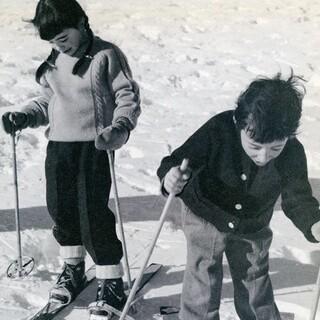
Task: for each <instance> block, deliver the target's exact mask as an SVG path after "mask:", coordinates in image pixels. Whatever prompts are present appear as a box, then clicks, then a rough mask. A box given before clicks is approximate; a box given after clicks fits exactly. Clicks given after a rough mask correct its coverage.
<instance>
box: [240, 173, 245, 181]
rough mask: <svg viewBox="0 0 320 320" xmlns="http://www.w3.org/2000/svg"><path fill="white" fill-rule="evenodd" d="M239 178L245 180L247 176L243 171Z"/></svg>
mask: <svg viewBox="0 0 320 320" xmlns="http://www.w3.org/2000/svg"><path fill="white" fill-rule="evenodd" d="M240 178H241V180H242V181H246V180H247V176H246V174H245V173H243V174H242V175H241V176H240Z"/></svg>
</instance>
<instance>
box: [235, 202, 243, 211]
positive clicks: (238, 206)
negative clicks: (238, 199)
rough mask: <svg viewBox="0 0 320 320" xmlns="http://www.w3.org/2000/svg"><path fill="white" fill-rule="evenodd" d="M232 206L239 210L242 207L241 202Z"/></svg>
mask: <svg viewBox="0 0 320 320" xmlns="http://www.w3.org/2000/svg"><path fill="white" fill-rule="evenodd" d="M234 207H235V208H236V210H241V209H242V205H241V203H237V204H236V205H235V206H234Z"/></svg>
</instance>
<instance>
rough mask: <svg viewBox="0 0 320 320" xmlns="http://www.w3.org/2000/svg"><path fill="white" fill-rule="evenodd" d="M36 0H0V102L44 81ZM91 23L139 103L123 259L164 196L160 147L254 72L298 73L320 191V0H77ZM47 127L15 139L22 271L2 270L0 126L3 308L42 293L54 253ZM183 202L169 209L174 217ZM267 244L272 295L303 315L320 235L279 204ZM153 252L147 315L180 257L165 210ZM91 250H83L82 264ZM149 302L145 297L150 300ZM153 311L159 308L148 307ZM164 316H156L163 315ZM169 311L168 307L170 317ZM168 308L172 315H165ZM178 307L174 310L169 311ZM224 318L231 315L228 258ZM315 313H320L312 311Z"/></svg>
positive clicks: (9, 318) (1, 171)
mask: <svg viewBox="0 0 320 320" xmlns="http://www.w3.org/2000/svg"><path fill="white" fill-rule="evenodd" d="M36 2H37V1H36V0H15V1H1V2H0V45H1V48H2V50H1V52H0V67H1V68H0V114H2V113H3V112H5V111H7V110H12V109H15V108H19V106H21V105H22V104H23V103H24V102H25V101H26V100H28V99H31V98H32V97H34V96H36V95H37V94H38V93H39V87H38V85H37V84H36V83H35V81H34V72H35V69H36V68H37V66H38V65H39V64H40V63H41V61H42V60H43V59H45V57H46V56H47V55H48V53H49V46H48V44H47V43H46V42H43V41H41V40H40V39H39V38H38V37H37V36H36V34H35V31H34V30H33V28H32V27H31V26H30V25H29V24H27V23H25V22H23V21H22V18H24V19H25V18H31V17H32V16H33V12H34V9H35V5H36ZM81 3H82V4H83V6H84V8H85V9H86V11H87V13H88V15H89V19H90V22H91V25H92V28H93V30H94V32H95V33H96V34H98V35H99V36H100V37H102V38H104V39H108V40H110V41H113V42H115V43H116V44H118V45H119V46H120V47H121V48H122V50H123V51H124V52H125V53H126V55H127V56H128V59H129V63H130V65H131V67H132V70H133V73H134V75H135V78H136V80H137V81H138V82H139V84H140V86H141V93H142V106H143V113H142V116H141V118H140V121H139V125H138V127H137V129H136V130H135V131H134V132H133V133H132V135H131V139H130V141H129V143H128V144H127V145H126V146H124V147H123V148H122V149H121V150H120V151H119V152H117V154H116V171H117V178H118V183H119V192H120V196H121V207H122V209H123V211H124V220H125V232H126V237H127V243H128V251H129V261H130V265H131V267H132V270H133V273H136V272H137V270H138V268H139V266H140V265H141V263H142V260H143V258H144V255H145V252H146V249H147V247H148V245H149V243H150V241H151V239H152V236H153V233H154V231H155V228H156V226H157V219H158V218H159V215H160V212H161V210H162V207H163V204H164V200H163V199H161V198H160V197H158V194H159V184H158V181H157V178H156V174H155V171H156V169H157V167H158V165H159V161H160V159H161V158H162V157H163V156H165V155H166V154H168V153H169V152H170V150H172V149H174V148H175V147H177V146H178V145H179V144H181V143H182V142H183V141H185V140H186V138H187V137H188V136H189V135H190V134H191V133H192V132H193V131H194V130H195V129H196V128H198V127H199V126H200V125H201V124H203V123H204V122H205V121H206V120H207V119H208V118H209V117H211V116H212V115H214V114H216V113H218V112H220V111H223V110H226V109H229V108H232V107H233V106H234V102H235V100H236V98H237V96H238V94H239V93H240V91H241V90H243V89H244V87H245V86H246V85H247V84H248V83H249V82H250V81H251V80H252V79H253V78H255V77H256V76H257V75H265V76H271V75H273V74H275V73H276V72H280V71H281V72H283V73H284V74H286V75H288V74H289V73H290V68H291V67H292V68H293V69H294V71H295V73H297V74H299V75H303V76H304V77H305V79H306V80H307V82H306V88H307V96H306V99H305V108H304V112H303V118H302V128H301V134H300V135H299V137H300V140H301V141H302V142H303V143H304V145H305V149H306V153H307V157H308V166H309V175H310V178H311V183H312V185H313V187H314V192H315V195H316V196H317V197H318V199H319V198H320V197H319V195H320V182H319V178H320V165H319V163H320V140H319V138H318V137H319V122H320V116H319V98H320V91H319V86H320V69H319V65H320V53H319V40H318V39H319V37H318V30H319V26H320V2H319V1H315V0H304V1H298V0H281V1H280V0H270V1H264V2H262V1H258V0H247V1H239V0H229V1H223V0H214V1H209V0H189V1H182V0H162V1H151V0H143V1H142V0H127V1H121V0H120V1H116V2H114V1H109V0H104V1H102V0H95V1H94V0H81ZM46 143H47V141H46V138H45V137H44V129H37V130H32V129H27V130H25V131H24V132H22V134H21V135H20V138H19V143H18V146H17V156H18V178H19V192H20V205H21V224H22V244H23V253H24V255H29V256H32V257H34V258H35V260H36V269H35V270H34V271H33V273H32V274H31V275H30V276H29V277H27V278H25V279H17V280H10V279H7V278H6V268H7V267H8V265H9V264H10V263H11V261H12V260H14V259H15V258H16V255H17V252H16V251H17V250H16V234H15V222H14V209H13V208H14V195H13V178H12V158H11V157H12V146H11V140H10V137H9V136H7V135H6V134H4V133H3V131H2V130H0V176H1V179H0V200H1V201H0V246H1V253H0V288H1V289H0V319H1V320H2V319H3V320H18V319H19V320H20V319H24V318H25V317H27V316H28V315H30V314H31V313H32V312H33V311H35V310H36V309H37V308H39V307H40V306H41V305H42V304H43V303H44V302H45V300H46V297H47V291H48V289H49V288H50V286H51V284H52V281H53V280H54V279H55V276H56V274H57V272H58V271H59V267H60V266H61V260H60V259H59V256H58V248H57V245H56V244H55V242H54V240H53V238H52V235H51V226H52V222H51V220H50V218H49V217H48V213H47V211H46V208H45V177H44V169H43V165H44V159H45V150H46ZM178 216H179V205H178V204H177V203H175V205H174V206H173V207H172V208H171V210H170V220H174V221H176V220H179V218H178ZM272 226H273V230H274V242H273V246H272V248H271V251H270V263H271V270H270V271H271V278H272V280H273V285H274V290H275V296H276V299H277V302H278V306H279V308H280V310H281V311H283V312H294V313H295V319H296V320H299V319H301V320H302V319H305V318H306V316H307V315H308V312H309V310H310V307H311V303H312V299H313V296H314V292H313V290H314V283H315V281H316V277H317V272H318V267H319V264H320V253H319V249H318V245H317V244H311V243H308V242H307V241H306V240H305V239H304V238H303V236H302V235H301V234H300V233H299V232H298V231H297V230H296V229H295V228H294V227H293V225H292V223H291V222H290V221H289V220H287V219H286V218H285V217H284V215H283V214H282V212H280V211H279V208H277V211H276V212H275V215H274V218H273V221H272ZM152 260H153V261H155V262H161V263H163V264H164V265H165V268H164V269H163V271H162V272H161V274H160V275H159V276H158V277H157V278H155V279H154V281H153V284H152V288H151V290H150V291H149V292H148V294H147V295H146V296H145V300H144V301H143V309H142V310H141V311H140V313H139V314H138V315H137V317H136V318H137V319H152V318H153V317H152V314H156V313H158V312H159V306H160V305H163V304H169V305H174V306H178V304H179V294H180V292H181V282H182V276H183V270H184V266H185V240H184V236H183V234H182V232H181V230H180V229H179V228H176V227H173V225H172V223H171V222H166V224H165V226H164V229H163V232H162V233H161V236H160V239H159V241H158V243H157V247H156V249H155V252H154V255H153V256H152ZM89 264H90V259H88V266H89ZM147 302H148V303H147ZM154 318H156V317H154ZM158 319H159V316H158ZM168 319H169V317H168ZM170 319H174V317H173V316H172V317H170ZM175 319H176V318H175ZM221 319H222V320H227V319H228V320H233V319H237V316H236V314H235V311H234V308H233V300H232V286H231V281H230V277H229V273H228V270H227V267H226V268H225V282H224V291H223V296H222V306H221ZM318 319H320V316H318Z"/></svg>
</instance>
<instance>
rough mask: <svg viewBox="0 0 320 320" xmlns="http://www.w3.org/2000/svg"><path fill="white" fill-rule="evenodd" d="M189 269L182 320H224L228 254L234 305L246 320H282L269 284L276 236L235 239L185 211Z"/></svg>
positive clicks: (259, 234)
mask: <svg viewBox="0 0 320 320" xmlns="http://www.w3.org/2000/svg"><path fill="white" fill-rule="evenodd" d="M182 224H183V229H184V233H185V236H186V239H187V264H186V270H185V274H184V281H183V290H182V297H181V310H180V315H179V316H180V319H181V320H219V319H220V317H219V307H220V299H221V289H222V280H223V263H222V258H223V254H224V253H225V255H226V258H227V260H228V264H229V268H230V273H231V277H232V281H233V286H234V303H235V308H236V311H237V314H238V316H239V318H240V319H241V320H281V318H280V314H279V311H278V309H277V306H276V304H275V301H274V296H273V289H272V285H271V281H270V278H269V274H268V270H269V248H270V245H271V241H272V231H271V229H270V228H269V227H265V228H264V229H262V230H260V231H259V232H256V233H253V234H248V235H242V236H239V235H236V234H234V233H223V232H220V231H218V230H217V229H216V228H215V227H214V226H213V225H212V224H211V223H209V222H206V221H205V220H203V219H202V218H200V217H198V216H196V215H195V214H194V213H192V212H191V211H190V210H189V209H188V208H187V207H185V206H184V208H183V221H182Z"/></svg>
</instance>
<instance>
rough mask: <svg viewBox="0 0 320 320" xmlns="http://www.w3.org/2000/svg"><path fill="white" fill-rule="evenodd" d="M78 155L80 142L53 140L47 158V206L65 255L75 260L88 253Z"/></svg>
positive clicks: (57, 238)
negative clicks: (80, 203)
mask: <svg viewBox="0 0 320 320" xmlns="http://www.w3.org/2000/svg"><path fill="white" fill-rule="evenodd" d="M77 157H78V148H77V145H76V144H74V143H67V142H53V141H49V143H48V147H47V157H46V162H45V170H46V182H47V207H48V211H49V214H50V216H51V218H52V219H53V221H54V223H55V225H54V227H53V234H54V237H55V238H56V240H57V242H58V243H59V244H60V245H61V249H60V253H61V256H62V257H63V258H65V259H69V262H70V263H71V264H76V260H77V259H80V260H83V257H84V248H83V246H82V240H81V232H80V222H79V211H78V205H77V202H78V196H77V182H76V181H77V180H76V175H77ZM72 259H75V261H74V262H75V263H72ZM78 262H80V261H78Z"/></svg>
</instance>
